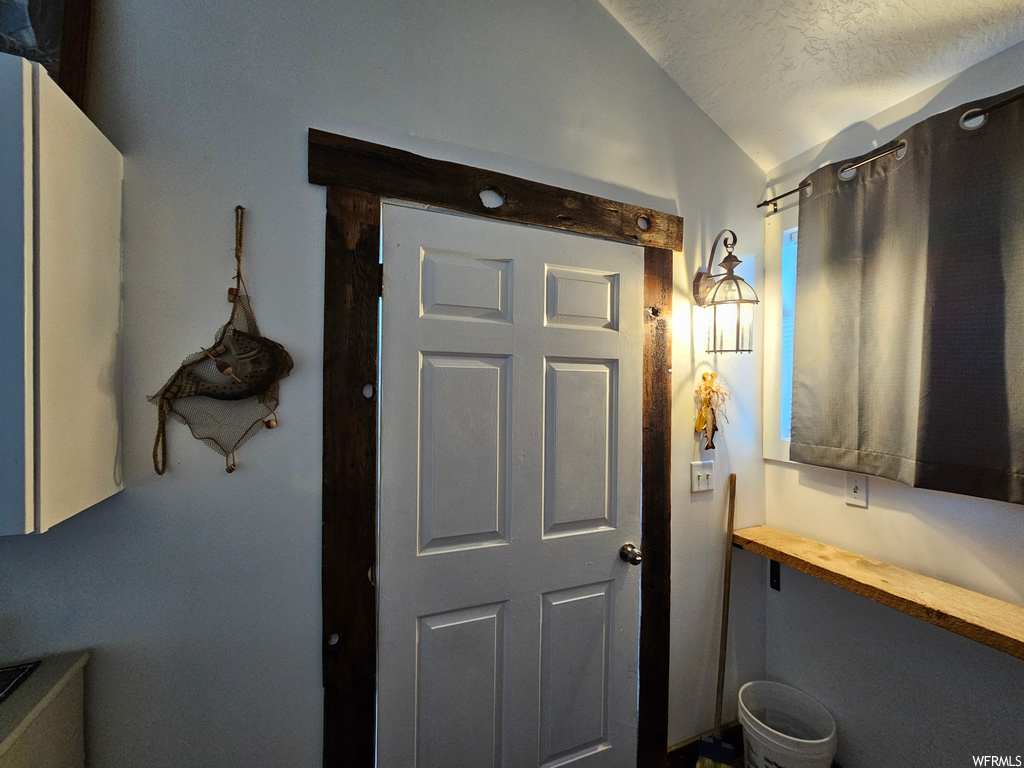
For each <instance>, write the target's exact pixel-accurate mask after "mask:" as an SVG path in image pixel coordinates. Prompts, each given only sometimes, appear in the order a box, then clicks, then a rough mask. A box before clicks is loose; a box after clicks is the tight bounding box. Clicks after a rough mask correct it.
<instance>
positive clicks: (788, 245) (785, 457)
mask: <svg viewBox="0 0 1024 768" xmlns="http://www.w3.org/2000/svg"><path fill="white" fill-rule="evenodd" d="M797 217H798V210H797V206H796V205H792V206H789V207H787V208H784V209H782V210H780V211H779V212H778V213H777V214H774V215H771V216H769V217H768V218H767V219H766V220H765V243H764V255H765V269H764V271H765V275H764V293H765V295H764V297H763V307H764V408H763V411H764V422H763V425H762V427H763V434H764V437H763V444H762V455H763V456H764V458H766V459H773V460H775V461H789V437H790V432H789V429H790V417H791V415H792V401H793V311H794V307H795V304H796V252H797Z"/></svg>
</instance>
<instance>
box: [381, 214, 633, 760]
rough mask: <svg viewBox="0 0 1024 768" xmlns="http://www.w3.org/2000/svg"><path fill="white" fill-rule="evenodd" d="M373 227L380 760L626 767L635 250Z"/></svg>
mask: <svg viewBox="0 0 1024 768" xmlns="http://www.w3.org/2000/svg"><path fill="white" fill-rule="evenodd" d="M381 229H382V235H383V260H384V265H385V297H384V301H383V317H382V325H381V328H382V330H381V333H382V342H381V344H382V348H381V387H380V409H381V424H380V429H381V435H380V450H381V466H380V530H379V553H378V571H377V586H378V598H379V603H378V604H379V644H378V705H377V706H378V710H377V720H378V732H377V753H378V766H379V768H413V767H414V766H415V767H416V768H491V767H492V766H494V767H497V766H504V768H528V767H531V766H534V767H535V766H560V765H572V766H574V767H576V768H613V767H614V768H625V766H633V765H635V754H636V710H637V641H638V619H639V568H638V567H636V566H630V565H628V564H626V563H625V562H623V561H622V560H621V559H620V558H619V548H620V546H622V545H623V544H624V543H626V542H633V543H636V544H637V545H639V543H640V444H641V434H640V430H641V395H642V339H641V327H642V295H643V259H642V251H641V250H640V249H639V248H637V247H635V246H630V245H626V244H621V243H612V242H607V241H603V240H597V239H594V238H587V237H582V236H579V235H572V234H569V233H564V232H558V231H552V230H543V229H537V228H531V227H524V226H518V225H513V224H506V223H502V222H496V221H490V220H485V219H478V218H472V217H466V216H457V215H453V214H450V213H446V212H440V211H437V210H425V209H421V208H413V207H404V206H402V205H399V204H391V203H388V204H385V205H384V209H383V212H382V218H381Z"/></svg>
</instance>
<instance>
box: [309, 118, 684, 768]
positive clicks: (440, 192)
mask: <svg viewBox="0 0 1024 768" xmlns="http://www.w3.org/2000/svg"><path fill="white" fill-rule="evenodd" d="M309 181H310V183H313V184H320V185H323V186H326V187H327V231H326V244H325V251H326V253H325V258H326V270H325V285H324V296H325V298H324V391H323V409H324V412H323V427H324V434H323V552H322V557H323V566H322V567H323V658H324V666H323V671H324V766H325V768H372V766H373V765H374V751H375V746H376V745H375V730H376V673H377V605H376V587H375V586H374V570H373V569H374V567H375V565H376V551H377V543H376V529H377V403H376V391H375V387H376V382H377V366H378V362H379V361H378V359H377V340H378V332H379V329H378V327H377V322H378V320H377V318H378V313H377V301H378V298H379V296H380V268H379V261H380V206H381V199H382V198H385V197H392V198H397V199H402V200H409V201H413V202H417V203H423V204H426V205H435V206H439V207H444V208H450V209H453V210H457V211H460V212H463V213H472V214H476V215H478V216H486V217H489V218H493V219H500V220H503V221H512V222H517V223H520V224H532V225H536V226H542V227H550V228H553V229H561V230H566V231H569V232H576V233H579V234H584V235H592V236H596V237H604V238H607V239H612V240H620V241H623V242H628V243H635V244H637V245H641V246H643V247H644V252H643V253H644V307H645V312H644V356H643V366H644V384H643V450H642V462H643V467H642V478H643V480H642V482H643V485H642V488H643V490H642V494H641V526H642V529H643V533H642V536H643V538H642V540H641V549H642V550H643V553H644V562H643V566H642V571H641V580H640V653H639V664H640V702H639V713H638V731H637V740H638V741H637V765H638V766H639V768H649V767H658V768H660V767H661V766H665V765H667V752H668V745H667V742H668V671H669V669H668V666H669V645H670V642H669V641H670V637H669V609H670V602H671V600H670V579H671V560H670V547H671V541H670V533H671V530H670V523H671V504H670V490H671V475H672V473H671V458H670V448H671V426H672V425H671V415H672V401H671V397H672V389H671V365H672V363H671V359H672V337H671V325H670V323H671V314H672V252H673V250H681V249H682V234H683V220H682V219H681V218H680V217H678V216H673V215H671V214H666V213H662V212H659V211H653V210H649V209H646V208H642V207H638V206H633V205H628V204H625V203H617V202H615V201H612V200H606V199H604V198H599V197H594V196H591V195H584V194H581V193H579V192H573V191H570V190H565V189H559V188H558V187H552V186H548V185H546V184H540V183H538V182H533V181H527V180H525V179H520V178H516V177H514V176H508V175H505V174H501V173H496V172H493V171H487V170H483V169H480V168H473V167H470V166H466V165H458V164H456V163H449V162H445V161H441V160H433V159H430V158H426V157H422V156H420V155H414V154H412V153H409V152H403V151H401V150H396V149H392V148H390V147H385V146H381V145H379V144H371V143H369V142H364V141H359V140H357V139H351V138H348V137H344V136H338V135H335V134H330V133H325V132H323V131H317V130H313V129H310V132H309ZM485 189H491V190H495V191H496V192H498V194H499V195H501V197H502V198H504V202H503V203H502V204H501V205H500V206H499V207H497V208H487V207H485V206H484V204H483V202H482V201H481V199H480V192H481V191H482V190H485ZM367 384H370V385H371V386H372V387H374V390H373V393H372V394H371V396H370V397H367V396H366V395H365V394H364V388H365V386H366V385H367ZM367 392H369V390H367ZM382 768H395V767H394V766H382Z"/></svg>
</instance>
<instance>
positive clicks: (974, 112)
mask: <svg viewBox="0 0 1024 768" xmlns="http://www.w3.org/2000/svg"><path fill="white" fill-rule="evenodd" d="M1022 98H1024V91H1022V92H1021V93H1015V94H1014V95H1012V96H1008V97H1007V98H1005V99H1003V100H1002V101H997V102H996V103H995V104H992V105H991V106H989V107H988V108H986V109H968V110H967V111H966V112H964V113H963V114H962V115H961V116H960V125H961V126H963V124H964V121H965V120H974V119H976V118H979V117H984V116H985V115H987V114H988V113H989V112H994V111H995V110H997V109H999V108H1000V107H1005V106H1006V105H1007V104H1010V103H1012V102H1014V101H1017V100H1018V99H1022ZM976 127H979V128H980V127H981V126H980V124H979V125H978V126H976ZM906 147H907V142H906V141H901V142H900V143H899V144H897V145H896V146H895V147H893V148H892V149H887V150H885V151H884V152H879V153H878V154H877V155H871V157H868V158H866V159H864V160H861V161H860V162H859V163H857V164H856V165H846V166H843V168H842V170H841V171H840V173H843V172H845V171H852V170H853V169H854V168H860V167H861V166H862V165H867V164H868V163H870V162H871V161H873V160H877V159H878V158H880V157H885V156H886V155H891V154H892V153H893V152H899V151H900V150H901V149H906ZM809 186H811V182H809V181H805V182H803V183H802V184H801V185H800V186H798V187H796V188H794V189H791V190H789V192H783V193H782V194H781V195H776V196H775V197H773V198H771V199H770V200H762V201H761V202H760V203H758V204H757V207H758V208H764V207H765V206H766V205H770V206H772V211H771V212H772V213H778V212H779V203H778V201H779V200H781V199H782V198H784V197H789V196H790V195H795V194H796V193H797V192H799V191H800V190H801V189H805V188H806V187H809Z"/></svg>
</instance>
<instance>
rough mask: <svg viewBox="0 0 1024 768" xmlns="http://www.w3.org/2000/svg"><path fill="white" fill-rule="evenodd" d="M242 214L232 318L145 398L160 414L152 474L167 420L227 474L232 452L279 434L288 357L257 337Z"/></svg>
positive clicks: (238, 212)
mask: <svg viewBox="0 0 1024 768" xmlns="http://www.w3.org/2000/svg"><path fill="white" fill-rule="evenodd" d="M244 224H245V208H243V207H242V206H240V205H239V206H237V207H236V208H235V262H236V266H237V271H236V272H235V287H234V288H229V289H228V300H229V301H231V302H232V307H231V317H230V318H229V319H228V322H227V324H226V325H224V326H223V327H222V328H221V329H220V331H218V332H217V336H216V338H215V339H214V343H213V346H212V347H210V348H209V349H206V348H202V347H201V348H200V349H201V350H202V351H201V352H196V353H195V354H193V355H191V356H189V357H188V358H186V359H185V360H184V362H182V364H181V367H180V368H178V370H177V371H175V373H174V375H173V376H171V378H170V379H168V380H167V383H166V384H164V385H163V387H162V388H161V389H160V391H159V392H157V393H156V394H155V395H153V396H152V397H150V398H148V399H149V402H151V403H153V404H155V405H156V406H157V408H159V415H158V416H157V429H156V442H155V443H154V445H153V469H155V470H156V473H157V474H158V475H162V474H163V473H164V472H166V471H167V417H168V416H171V417H173V418H175V419H177V420H178V421H180V422H181V423H182V424H185V425H186V426H187V427H188V428H189V429H190V430H191V431H192V436H193V437H195V438H196V439H198V440H202V441H203V442H204V443H206V444H207V445H208V446H210V447H211V448H213V450H215V451H217V453H219V454H221V455H222V456H224V462H225V464H226V465H227V471H228V472H234V471H235V470H236V469H237V468H238V464H236V463H235V451H237V450H238V449H239V448H240V447H241V446H242V445H243V444H244V443H245V442H246V441H247V440H249V439H250V438H251V437H252V436H253V435H255V434H256V433H257V432H259V431H260V430H261V429H262V428H263V427H266V428H267V429H273V428H274V427H276V426H277V413H276V411H277V406H278V403H279V402H280V382H281V379H283V378H284V377H285V376H287V375H288V374H289V373H291V370H292V358H291V355H289V354H288V352H287V351H286V350H285V348H284V347H282V346H281V345H280V344H278V343H277V342H276V341H272V340H271V339H268V338H266V337H265V336H262V335H261V334H260V329H259V326H258V325H257V324H256V316H255V315H254V314H253V311H252V303H251V301H250V299H249V292H248V289H247V288H246V287H245V280H244V279H243V278H242V240H243V238H242V235H243V228H244Z"/></svg>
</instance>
